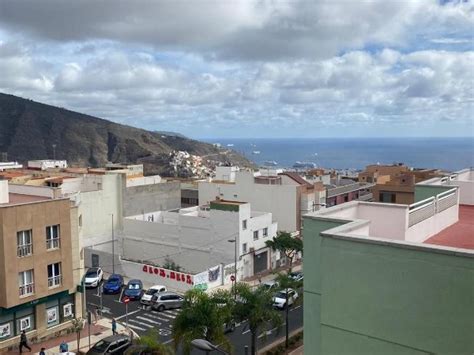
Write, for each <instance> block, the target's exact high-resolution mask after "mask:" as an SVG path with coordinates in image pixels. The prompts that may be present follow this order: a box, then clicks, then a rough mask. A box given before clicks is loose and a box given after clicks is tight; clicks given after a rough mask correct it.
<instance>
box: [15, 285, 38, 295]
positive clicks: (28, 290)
mask: <svg viewBox="0 0 474 355" xmlns="http://www.w3.org/2000/svg"><path fill="white" fill-rule="evenodd" d="M19 293H20V297H26V296H29V295H32V294H34V293H35V283H34V282H32V283H29V284H25V285H20V287H19Z"/></svg>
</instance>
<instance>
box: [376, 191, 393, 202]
mask: <svg viewBox="0 0 474 355" xmlns="http://www.w3.org/2000/svg"><path fill="white" fill-rule="evenodd" d="M379 200H380V202H386V203H395V201H396V195H395V194H394V193H391V192H381V193H380V194H379Z"/></svg>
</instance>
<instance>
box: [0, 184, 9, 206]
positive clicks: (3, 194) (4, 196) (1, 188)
mask: <svg viewBox="0 0 474 355" xmlns="http://www.w3.org/2000/svg"><path fill="white" fill-rule="evenodd" d="M8 201H9V195H8V180H0V203H8Z"/></svg>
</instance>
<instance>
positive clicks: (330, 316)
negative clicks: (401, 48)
mask: <svg viewBox="0 0 474 355" xmlns="http://www.w3.org/2000/svg"><path fill="white" fill-rule="evenodd" d="M473 177H474V176H473V171H472V170H464V171H461V172H459V173H457V174H454V175H452V176H451V177H448V178H443V179H433V180H430V181H428V182H424V183H423V185H417V186H416V188H415V195H416V196H415V200H416V201H418V202H416V203H415V204H413V205H396V204H386V203H370V202H361V201H353V202H349V203H346V204H343V205H338V206H335V207H332V208H328V209H325V210H323V211H319V212H316V213H313V214H310V215H307V216H305V217H304V229H303V239H304V250H305V259H304V272H305V285H304V309H305V315H304V316H305V318H304V335H305V336H304V351H305V354H310V355H313V354H314V355H319V354H324V355H333V354H337V355H344V354H351V355H353V354H361V355H362V354H363V355H370V354H374V355H385V354H447V355H449V354H466V355H468V354H469V355H472V354H474V203H473V202H472V201H474V178H473ZM460 202H461V203H460Z"/></svg>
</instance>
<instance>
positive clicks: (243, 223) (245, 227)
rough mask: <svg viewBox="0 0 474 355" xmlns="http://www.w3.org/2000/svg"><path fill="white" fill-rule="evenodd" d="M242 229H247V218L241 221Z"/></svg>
mask: <svg viewBox="0 0 474 355" xmlns="http://www.w3.org/2000/svg"><path fill="white" fill-rule="evenodd" d="M242 229H243V230H246V229H247V220H246V219H244V220H243V221H242Z"/></svg>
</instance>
